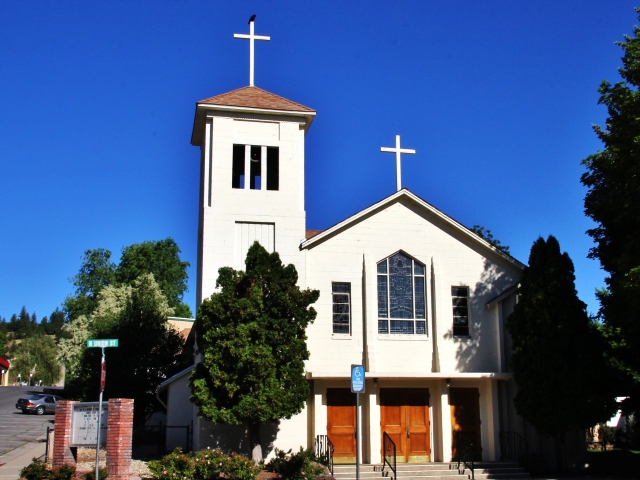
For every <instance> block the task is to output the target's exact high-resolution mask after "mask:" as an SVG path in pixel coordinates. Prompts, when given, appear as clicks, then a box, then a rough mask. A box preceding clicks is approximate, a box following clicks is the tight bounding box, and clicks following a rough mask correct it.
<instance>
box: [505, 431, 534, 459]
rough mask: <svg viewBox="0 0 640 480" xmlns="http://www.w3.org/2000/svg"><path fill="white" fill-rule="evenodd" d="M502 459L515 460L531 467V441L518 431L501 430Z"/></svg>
mask: <svg viewBox="0 0 640 480" xmlns="http://www.w3.org/2000/svg"><path fill="white" fill-rule="evenodd" d="M499 438H500V460H503V461H504V460H514V461H516V462H518V463H519V464H520V465H521V466H522V467H524V468H528V467H529V442H527V441H526V440H525V439H524V437H522V435H520V434H519V433H517V432H500V437H499Z"/></svg>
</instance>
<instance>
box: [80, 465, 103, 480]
mask: <svg viewBox="0 0 640 480" xmlns="http://www.w3.org/2000/svg"><path fill="white" fill-rule="evenodd" d="M107 477H108V475H107V469H106V468H105V467H98V479H99V480H103V479H104V478H107ZM82 478H83V480H95V478H96V472H95V470H91V471H90V472H87V473H85V474H84V475H83V476H82Z"/></svg>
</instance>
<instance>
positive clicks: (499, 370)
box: [159, 22, 526, 463]
mask: <svg viewBox="0 0 640 480" xmlns="http://www.w3.org/2000/svg"><path fill="white" fill-rule="evenodd" d="M251 36H253V37H254V39H259V38H257V37H256V36H254V35H253V22H252V23H251V34H250V36H246V37H247V38H248V37H251ZM241 38H244V37H241ZM250 44H251V45H253V39H251V38H250ZM252 54H253V52H252ZM252 70H253V67H252V68H251V71H252ZM252 80H253V78H251V81H250V85H249V86H247V87H243V88H239V89H237V90H233V91H231V92H227V93H223V94H220V95H217V96H213V97H211V98H207V99H205V100H201V101H199V102H197V104H196V111H195V120H194V125H193V133H192V137H191V143H192V145H194V146H197V147H199V149H200V196H199V205H198V208H199V228H198V261H197V263H198V266H197V268H198V274H197V275H198V277H197V304H198V305H199V304H200V303H201V302H202V301H203V300H204V299H206V298H208V297H209V296H211V294H212V293H214V292H215V286H216V278H217V275H218V269H219V268H221V267H223V266H230V267H233V268H235V269H241V268H243V267H244V263H243V262H244V258H245V255H246V252H247V250H248V248H249V246H250V245H251V244H252V243H253V242H254V241H256V240H257V241H258V242H260V244H261V245H262V246H264V247H265V248H266V249H267V250H268V251H270V252H273V251H277V252H278V253H279V254H280V257H281V259H282V261H283V263H285V264H288V263H291V264H293V265H295V267H296V269H297V271H298V274H299V286H300V287H301V288H312V289H317V290H319V291H320V298H319V300H318V301H317V302H316V303H315V304H314V305H313V306H314V308H315V309H316V310H317V313H318V315H317V318H316V320H315V322H314V323H313V324H312V325H310V326H309V328H308V330H307V336H308V348H309V351H310V359H309V361H308V362H307V364H306V377H307V379H308V381H309V384H310V387H311V394H310V396H309V398H308V400H307V402H306V404H305V407H304V409H303V411H302V412H301V413H300V414H298V415H296V416H294V417H293V418H291V419H290V420H282V421H281V422H280V424H279V425H277V426H270V427H267V428H265V430H264V432H262V433H263V436H262V437H263V438H262V443H263V444H264V445H265V446H269V448H268V450H266V451H265V454H269V452H270V450H272V449H273V448H275V447H278V448H280V449H284V450H288V449H289V448H292V449H294V451H295V450H298V449H299V447H300V446H303V447H305V448H306V447H313V446H314V442H315V438H316V436H318V435H327V436H328V437H329V439H330V440H331V442H332V443H333V445H334V447H335V453H334V460H335V462H336V463H353V462H354V461H355V459H356V403H355V395H354V394H352V393H351V391H350V366H351V365H352V364H362V365H364V367H365V370H366V384H365V388H366V391H365V393H364V394H361V395H360V407H359V408H360V412H359V413H360V415H359V418H360V423H361V424H360V428H358V429H357V432H358V435H359V436H360V442H359V445H360V449H361V452H360V453H361V458H362V461H363V462H365V463H380V462H381V459H382V454H383V452H382V450H383V436H384V435H385V433H386V434H387V435H388V436H389V438H391V439H392V440H393V442H394V443H395V445H396V449H397V461H398V462H429V461H431V462H433V461H437V462H446V461H450V460H451V459H452V455H453V452H454V449H455V442H454V432H457V431H461V432H464V434H465V435H466V436H467V437H468V438H469V439H471V440H472V441H473V443H474V445H475V447H476V452H477V454H476V455H477V459H482V460H484V461H494V460H500V458H501V452H500V441H499V438H500V433H501V432H519V433H520V434H523V435H524V434H525V433H526V432H525V430H526V427H525V426H524V422H523V421H522V419H521V418H520V417H519V416H518V415H517V414H516V413H515V411H514V408H513V402H512V399H513V395H514V393H515V390H516V387H515V384H514V382H513V380H512V375H511V374H510V373H509V368H508V362H509V355H510V341H509V337H508V334H507V333H506V330H505V326H504V325H505V320H506V318H507V316H508V315H509V314H510V312H511V311H512V309H513V306H514V304H515V301H516V299H515V295H516V290H517V285H518V281H519V277H520V273H521V270H522V268H523V264H521V263H520V262H518V261H517V260H516V259H514V258H512V257H511V256H509V255H507V254H505V253H503V252H502V251H500V250H498V249H496V248H495V247H493V246H492V245H491V244H489V243H488V242H487V241H486V240H484V239H483V238H482V237H480V236H478V235H476V234H475V233H473V232H472V231H471V230H469V229H468V228H466V227H465V226H463V225H462V224H460V223H458V222H457V221H455V220H454V219H453V218H451V217H449V216H448V215H447V214H445V213H444V212H442V211H440V210H438V209H436V208H435V207H434V206H432V205H431V204H429V203H428V202H427V201H425V200H424V199H422V198H420V197H418V196H417V195H415V194H414V193H412V192H411V191H409V190H407V189H405V188H400V187H401V185H400V158H399V157H400V153H411V152H410V151H401V149H400V145H399V143H400V142H399V140H400V139H399V138H397V143H396V147H394V148H387V149H385V151H392V152H398V153H397V157H398V158H397V167H398V172H397V175H398V190H397V191H396V192H395V193H394V194H393V195H390V196H388V197H386V198H382V199H380V201H378V202H377V203H375V204H373V205H371V206H369V207H368V208H366V209H364V210H362V211H360V212H358V213H356V214H355V215H352V216H351V217H349V218H346V219H344V220H343V221H341V222H340V223H337V224H336V225H334V226H332V227H331V228H328V229H326V230H324V231H317V230H308V229H307V225H306V215H305V190H304V186H305V138H306V135H307V134H312V130H310V127H311V126H312V122H313V120H314V119H315V116H316V111H315V110H313V109H312V108H309V107H306V106H304V105H301V104H299V103H296V102H294V101H291V100H288V99H285V98H283V97H280V96H278V95H275V94H273V93H270V92H267V91H265V90H262V89H260V88H258V87H255V86H253V81H252ZM391 133H394V132H391ZM390 138H391V135H390ZM390 160H391V159H390ZM196 341H197V340H196ZM189 373H190V369H188V370H185V371H184V372H182V373H180V374H178V375H176V376H174V377H172V378H171V379H168V380H167V381H166V382H164V383H163V384H162V385H160V387H159V390H160V391H166V392H167V393H166V395H167V396H166V404H167V410H168V417H167V423H168V424H169V425H187V424H191V425H193V448H194V449H196V450H197V449H203V448H206V447H207V446H210V447H212V448H215V447H216V446H219V447H222V448H225V449H226V448H228V449H233V450H236V451H242V450H244V451H245V452H246V451H247V450H248V448H249V446H248V436H247V434H246V432H245V430H244V429H243V428H237V427H229V426H224V425H212V424H211V423H210V422H208V421H206V420H205V419H202V418H200V417H198V409H197V407H195V406H194V405H192V404H191V403H190V402H189V400H188V399H189V395H190V390H189V387H188V377H189ZM168 442H169V443H170V444H169V445H168V446H169V447H173V446H174V445H176V444H181V443H180V442H181V438H177V437H176V438H174V439H171V438H169V439H168ZM172 442H173V444H171V443H172Z"/></svg>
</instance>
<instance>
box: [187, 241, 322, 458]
mask: <svg viewBox="0 0 640 480" xmlns="http://www.w3.org/2000/svg"><path fill="white" fill-rule="evenodd" d="M245 264H246V271H244V272H243V271H241V270H233V269H232V268H228V267H224V268H221V269H220V270H219V271H218V273H219V276H218V280H217V284H216V286H217V287H219V289H220V290H219V292H217V293H214V294H213V295H212V296H211V297H210V298H209V299H206V300H205V301H204V302H202V305H200V308H199V309H198V313H197V317H196V321H195V325H194V328H195V329H196V336H197V339H198V340H197V343H198V348H199V352H200V353H201V354H202V358H203V360H202V362H201V363H198V364H197V365H196V368H195V369H194V371H193V373H192V374H191V378H190V387H191V392H192V395H191V401H192V402H194V403H195V404H196V405H197V406H198V407H199V410H200V415H202V416H203V417H205V418H207V419H209V420H210V421H212V422H214V423H228V424H235V425H238V424H243V423H248V425H249V432H250V438H251V444H252V445H251V446H252V450H253V457H254V460H260V459H261V456H262V452H261V448H260V446H259V439H258V436H259V427H260V424H261V423H263V422H268V421H276V420H279V419H281V418H291V416H292V415H294V414H297V413H299V412H300V411H301V410H302V407H303V405H304V402H305V400H306V399H307V396H308V394H309V384H308V382H307V380H306V379H305V375H304V361H305V360H307V359H308V358H309V351H308V350H307V343H306V340H307V336H306V333H305V331H306V328H307V326H308V325H309V324H310V323H311V322H313V320H314V319H315V318H316V311H315V310H314V309H313V307H310V305H311V304H312V303H314V302H315V301H316V300H317V299H318V296H319V292H318V291H317V290H309V289H306V290H301V289H300V288H299V287H298V286H297V285H296V282H297V281H298V273H297V272H296V269H295V267H294V266H293V265H287V266H284V265H283V264H282V262H281V260H280V256H279V255H278V254H277V253H272V254H269V253H267V251H266V250H265V249H264V248H263V247H261V246H260V244H259V243H258V242H255V243H254V244H253V245H252V246H251V248H250V249H249V252H248V253H247V258H246V261H245Z"/></svg>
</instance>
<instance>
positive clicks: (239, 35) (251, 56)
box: [233, 15, 271, 87]
mask: <svg viewBox="0 0 640 480" xmlns="http://www.w3.org/2000/svg"><path fill="white" fill-rule="evenodd" d="M255 19H256V16H255V15H252V16H251V18H250V19H249V35H247V34H244V33H234V34H233V38H241V39H243V40H249V86H250V87H253V64H254V53H253V50H254V42H255V40H263V41H265V42H268V41H269V40H271V37H266V36H264V35H255V34H254V30H253V23H254V21H255Z"/></svg>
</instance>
